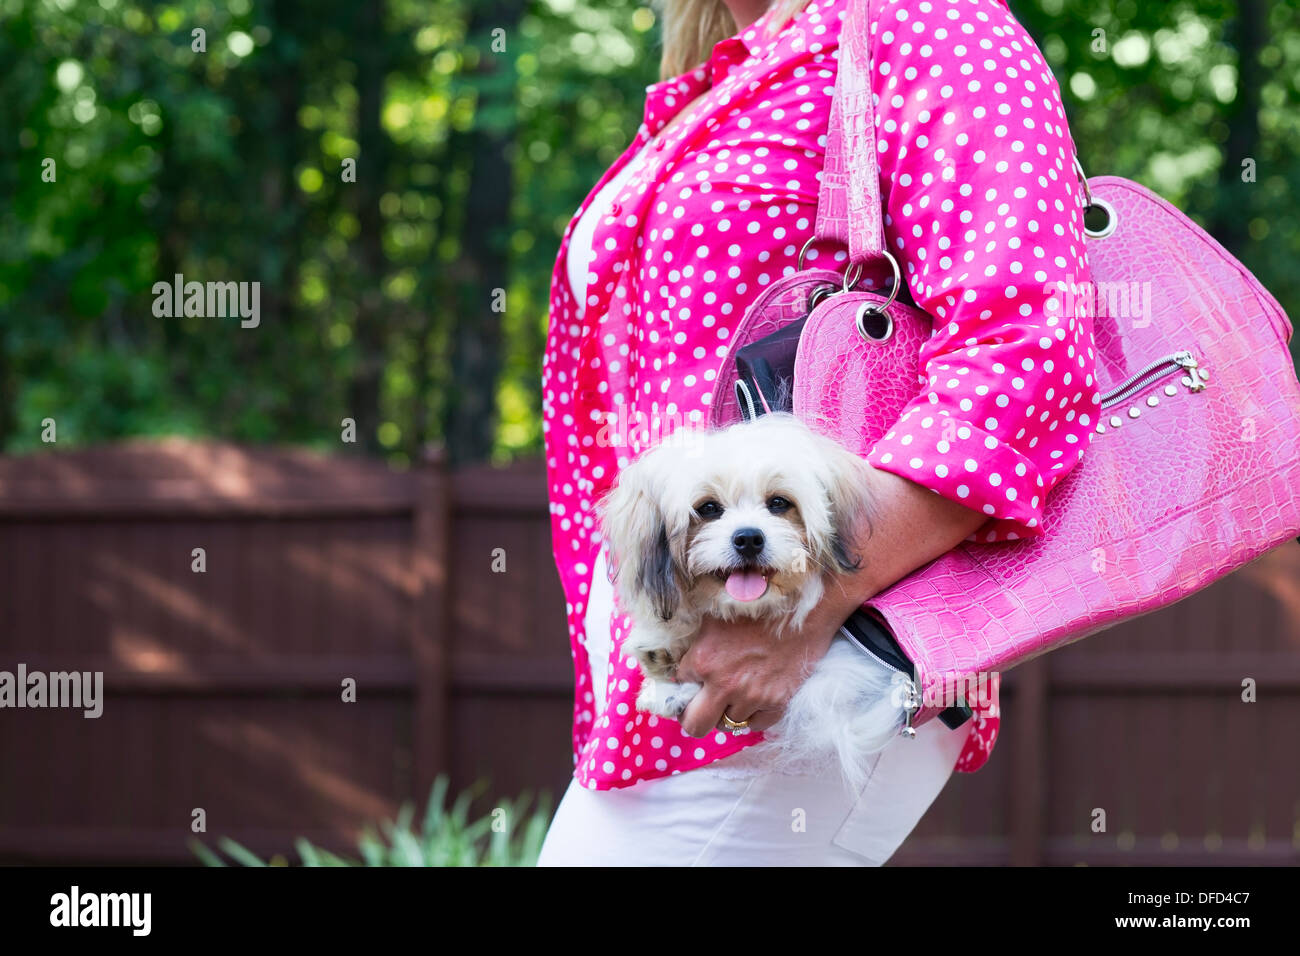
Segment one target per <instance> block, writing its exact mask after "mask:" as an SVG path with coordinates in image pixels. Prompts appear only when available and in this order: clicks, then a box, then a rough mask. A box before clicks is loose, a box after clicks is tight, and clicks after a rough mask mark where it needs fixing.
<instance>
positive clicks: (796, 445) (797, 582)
mask: <svg viewBox="0 0 1300 956" xmlns="http://www.w3.org/2000/svg"><path fill="white" fill-rule="evenodd" d="M673 437H676V436H673ZM866 467H867V466H866V464H865V463H864V462H863V461H862V459H860V458H859V457H858V456H857V455H854V454H853V453H851V452H849V451H848V450H847V449H845V448H843V447H841V446H840V445H839V444H837V443H836V442H834V441H832V440H831V439H829V438H826V437H824V436H821V435H819V434H817V433H816V432H814V431H812V430H811V429H809V428H808V427H807V426H805V425H804V424H802V423H801V422H800V421H799V420H798V419H796V418H795V417H794V416H793V415H790V414H787V413H773V414H767V415H762V416H759V417H758V418H756V419H754V420H753V421H749V422H742V423H740V424H737V425H732V426H730V427H729V428H725V429H720V430H717V431H711V432H700V431H692V432H690V433H688V436H687V440H686V441H674V440H672V439H670V440H669V441H667V442H665V443H663V444H660V445H658V446H656V447H654V448H652V449H650V450H649V451H647V452H645V453H644V454H643V455H641V456H640V457H639V458H637V459H636V460H635V461H634V462H632V463H631V464H630V465H628V466H627V467H626V468H625V469H623V471H622V472H621V474H620V475H619V479H618V484H617V485H616V487H615V488H614V489H613V490H612V491H611V492H610V493H609V495H608V496H606V498H605V499H604V500H603V501H602V502H601V504H600V515H601V524H602V533H603V534H604V536H605V540H606V542H607V544H608V546H609V550H610V553H611V555H612V558H613V561H614V566H615V568H616V577H615V585H616V587H617V589H618V594H619V601H620V605H621V608H622V610H623V611H625V612H626V613H627V614H628V615H629V616H630V617H631V619H632V622H633V629H632V631H631V633H630V634H629V635H628V638H627V641H626V642H625V644H624V652H625V653H628V654H632V655H634V656H635V657H636V658H637V660H638V662H639V663H640V665H641V670H642V672H643V673H644V675H645V683H644V685H643V687H642V689H641V692H640V695H639V696H638V697H637V708H638V709H639V710H643V711H647V712H649V713H654V714H659V715H660V716H663V717H671V718H674V719H676V718H678V717H680V716H681V714H682V712H683V711H684V710H685V709H686V705H687V704H689V703H690V701H691V698H693V697H694V696H695V694H696V693H697V692H698V691H699V690H700V687H699V685H698V684H691V683H677V682H676V681H675V669H676V666H677V662H678V661H680V660H681V659H682V656H683V655H684V654H685V653H686V651H687V649H688V648H689V647H690V645H691V643H692V641H693V640H694V639H695V636H696V633H697V632H698V630H699V627H700V623H701V619H702V618H704V617H705V616H711V617H715V618H720V619H724V620H734V619H738V618H751V619H755V620H759V619H761V620H763V621H765V622H767V623H768V624H769V625H771V627H772V629H773V630H774V631H775V632H776V633H777V634H778V635H789V634H791V633H793V632H797V631H799V630H800V629H801V628H802V626H803V624H804V622H805V620H806V618H807V616H808V614H809V612H811V611H812V609H813V608H814V607H816V606H817V604H818V603H819V602H820V601H821V600H822V598H823V596H824V595H825V593H826V589H827V588H828V587H835V586H836V582H835V579H836V577H837V576H838V575H841V574H844V573H846V572H849V571H852V570H853V569H854V568H856V567H857V566H858V565H857V558H856V556H854V555H850V554H849V553H848V548H847V542H849V541H851V540H853V538H852V535H853V532H854V531H855V530H856V529H857V528H858V527H859V522H860V521H862V520H863V519H867V520H869V518H870V514H871V502H870V501H869V500H868V496H867V494H866V475H865V473H864V472H865V469H866ZM900 676H901V675H899V673H898V672H897V671H894V670H892V669H890V668H888V667H886V666H885V665H884V664H883V663H881V662H880V661H879V660H878V659H877V658H876V657H875V656H873V655H871V654H870V653H869V652H867V651H866V650H865V649H863V648H861V647H860V646H858V645H857V644H856V642H854V641H852V640H851V639H849V638H847V637H845V636H843V634H842V633H841V634H840V635H837V636H836V638H835V639H834V641H833V642H832V644H831V647H830V651H829V652H828V653H827V655H826V656H825V658H823V659H822V660H821V661H820V662H818V663H817V664H816V666H815V667H813V669H812V670H811V672H810V673H809V675H808V676H807V679H806V680H805V681H804V683H803V685H802V686H801V687H800V689H799V691H798V692H797V693H796V694H795V695H794V697H793V698H792V699H791V701H790V703H789V706H788V707H787V709H786V712H785V715H784V716H783V717H782V719H781V721H780V722H779V723H778V724H777V725H776V726H774V727H773V728H771V729H770V730H769V731H768V732H767V738H768V739H767V740H765V741H764V743H762V744H760V745H758V746H759V747H769V746H770V747H772V748H774V751H773V757H774V759H775V762H776V763H777V764H778V766H781V767H782V768H788V769H803V770H813V771H814V772H815V770H816V769H817V768H818V767H820V766H824V765H825V764H826V763H827V762H829V761H834V760H838V763H839V766H840V771H841V773H842V775H843V778H844V781H845V783H846V784H847V785H848V786H849V787H851V788H853V789H854V790H857V789H860V788H861V785H862V784H863V782H864V780H865V776H866V765H867V762H868V761H867V757H868V756H869V755H870V754H872V753H874V752H876V751H878V750H880V749H881V748H882V747H884V746H885V745H886V744H887V743H889V741H890V740H891V739H892V738H893V737H894V736H895V735H896V734H897V733H898V731H899V729H900V727H901V726H902V724H903V713H904V711H903V706H902V703H901V701H902V699H903V695H902V693H901V691H900V690H899V680H898V678H900ZM737 716H740V715H737ZM769 740H770V744H769V742H768V741H769Z"/></svg>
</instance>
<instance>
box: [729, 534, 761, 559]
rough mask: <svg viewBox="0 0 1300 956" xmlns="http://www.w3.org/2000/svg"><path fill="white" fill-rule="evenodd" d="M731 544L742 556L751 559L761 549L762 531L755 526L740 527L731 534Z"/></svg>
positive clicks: (755, 556) (756, 555)
mask: <svg viewBox="0 0 1300 956" xmlns="http://www.w3.org/2000/svg"><path fill="white" fill-rule="evenodd" d="M731 546H732V547H733V548H735V549H736V553H737V554H739V555H740V556H741V557H742V558H745V559H746V560H750V561H752V560H753V559H754V558H757V557H758V555H759V553H760V552H761V551H762V550H763V532H761V531H759V530H758V529H757V528H741V529H740V530H739V531H737V532H736V533H735V534H733V535H732V536H731Z"/></svg>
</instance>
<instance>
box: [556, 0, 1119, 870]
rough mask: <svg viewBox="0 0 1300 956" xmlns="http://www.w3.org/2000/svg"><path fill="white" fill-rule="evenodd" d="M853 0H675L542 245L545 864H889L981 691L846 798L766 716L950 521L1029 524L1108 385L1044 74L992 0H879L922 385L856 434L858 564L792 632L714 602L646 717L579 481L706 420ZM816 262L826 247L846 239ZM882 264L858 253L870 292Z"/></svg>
mask: <svg viewBox="0 0 1300 956" xmlns="http://www.w3.org/2000/svg"><path fill="white" fill-rule="evenodd" d="M850 2H852V3H857V2H861V0H772V2H771V3H770V4H769V3H768V2H765V0H675V2H674V0H669V2H668V3H667V4H666V6H665V10H664V17H663V20H664V55H663V65H662V72H663V75H664V76H665V77H666V79H664V80H663V81H661V82H660V83H657V84H655V85H653V86H651V87H649V88H648V89H647V96H646V106H645V122H644V123H643V125H642V126H641V128H640V129H639V131H638V133H637V136H636V138H635V140H634V141H633V143H632V144H631V146H630V147H629V148H628V150H627V151H626V152H625V153H624V154H623V156H622V157H620V159H619V160H618V161H617V162H615V164H614V166H613V167H611V169H610V170H609V172H608V173H606V175H605V177H604V178H603V179H602V181H601V182H600V183H599V184H597V188H596V189H595V190H593V192H592V194H591V196H589V197H588V199H587V200H586V202H584V203H583V205H582V207H581V208H580V209H579V210H578V214H577V216H576V217H575V219H574V222H573V223H572V224H571V225H570V228H569V230H568V231H567V233H566V235H565V238H564V240H563V242H562V244H561V248H560V255H559V260H558V262H557V266H556V270H555V274H554V278H553V283H552V298H551V329H550V335H549V339H548V343H547V351H546V356H545V362H544V369H543V401H544V427H545V430H546V453H547V466H548V479H549V483H550V500H551V511H552V525H553V533H554V545H555V556H556V561H557V564H558V567H559V570H560V577H561V581H562V584H563V587H564V591H565V595H566V598H567V604H568V617H569V627H570V634H571V639H572V646H573V656H574V663H575V676H576V682H577V688H576V700H575V704H576V706H575V714H574V754H575V763H576V771H575V779H574V781H573V783H572V785H571V786H570V788H569V791H568V793H567V794H566V795H565V797H564V800H563V801H562V803H561V805H560V807H559V810H558V811H557V814H556V818H555V821H554V823H553V824H552V827H551V830H550V833H549V834H548V837H547V841H546V844H545V846H544V848H543V851H542V856H541V861H540V862H541V864H543V865H562V864H581V863H590V864H646V863H650V864H669V865H685V864H754V863H757V864H762V863H776V864H846V865H863V864H877V865H878V864H881V863H884V862H885V861H886V860H887V859H888V858H889V857H890V856H891V855H892V854H893V853H894V851H895V850H896V849H897V847H898V846H899V844H900V843H901V842H902V840H903V838H904V837H905V836H906V835H907V833H908V832H910V830H911V829H912V828H913V827H914V826H915V824H916V822H917V821H918V820H919V819H920V817H921V815H922V814H923V813H924V812H925V809H926V808H927V807H928V806H929V805H930V803H931V802H932V801H933V800H934V798H935V796H936V795H937V794H938V793H939V791H940V790H941V789H942V787H943V784H944V782H945V781H946V780H947V779H948V777H949V776H950V774H951V773H952V772H953V770H954V768H957V769H963V770H973V769H976V768H977V767H978V766H980V765H982V763H983V762H984V761H985V760H986V759H987V757H988V753H989V750H990V749H991V747H992V745H993V739H994V737H995V736H996V727H997V701H996V695H994V697H993V699H992V700H989V701H986V702H984V703H982V705H981V706H980V707H979V708H978V709H977V712H976V714H975V717H974V718H973V719H972V720H969V721H967V723H966V724H965V725H962V726H960V727H958V728H956V729H949V728H947V727H946V726H945V725H944V724H942V723H940V722H939V721H930V722H928V723H926V724H924V725H923V726H922V727H921V728H919V730H918V734H917V737H916V739H915V740H910V741H909V740H904V739H902V738H899V739H898V740H895V741H894V742H893V743H892V744H891V745H890V746H889V747H887V748H886V749H885V750H884V751H882V752H881V753H880V754H879V755H878V756H877V757H876V759H875V764H874V769H873V771H872V774H871V778H870V780H869V781H868V783H867V784H866V786H865V788H864V789H863V790H862V791H861V792H860V793H858V794H846V793H844V792H843V788H842V787H841V786H839V785H838V781H836V780H835V779H834V778H833V776H832V775H831V774H830V773H829V772H828V773H827V774H826V775H823V776H800V775H794V774H782V773H776V772H773V771H771V769H770V768H769V767H768V766H766V764H765V761H764V759H763V758H762V757H761V756H755V755H756V754H760V755H761V753H762V751H761V750H760V751H755V752H747V748H748V747H749V746H750V745H751V744H752V743H754V742H756V741H757V740H758V739H760V735H757V734H749V735H734V734H731V733H728V732H724V730H723V729H720V728H721V726H722V719H723V714H724V713H725V714H727V715H728V716H729V718H730V719H731V720H733V721H735V722H739V723H742V724H743V723H747V725H748V727H750V728H752V729H754V730H759V731H761V730H763V729H765V728H767V727H770V726H771V725H772V724H774V723H775V722H776V721H777V720H778V719H779V718H780V716H781V713H782V708H783V707H784V705H785V703H786V702H787V701H788V700H789V698H790V697H791V696H792V694H793V693H794V691H795V690H796V689H797V687H798V686H799V682H800V680H801V675H802V674H803V673H805V672H806V665H807V664H808V662H810V661H815V660H817V659H818V658H819V657H820V656H821V655H822V654H824V653H825V652H826V649H827V647H828V646H829V644H830V641H831V638H832V636H833V635H834V634H835V632H836V630H837V628H838V627H839V625H840V624H841V623H842V622H843V621H844V620H845V618H847V617H848V615H849V613H850V612H851V611H852V610H853V609H854V608H855V607H856V606H858V605H860V604H861V603H863V602H864V601H865V600H866V599H867V598H869V597H870V596H871V595H873V594H875V593H876V592H877V591H879V590H881V589H883V588H885V587H887V586H888V585H890V584H892V583H893V582H894V581H896V580H898V579H899V578H901V577H903V576H904V575H906V574H907V573H909V572H910V571H912V570H913V569H915V568H917V567H920V566H921V565H923V564H925V563H927V562H928V561H930V560H932V559H933V558H935V557H937V556H939V555H940V554H942V553H944V552H945V551H947V550H949V549H950V548H952V547H953V546H955V545H957V544H958V543H960V542H961V541H963V540H977V541H980V542H986V541H1007V540H1014V539H1016V538H1025V537H1032V536H1035V535H1038V534H1040V533H1041V529H1040V528H1039V519H1040V518H1041V516H1042V511H1043V501H1044V499H1045V497H1046V495H1047V494H1048V493H1049V492H1050V491H1051V489H1052V488H1053V487H1054V486H1055V485H1056V484H1057V483H1058V482H1059V481H1060V480H1061V479H1062V478H1063V477H1065V475H1066V474H1068V473H1069V471H1070V469H1071V468H1072V467H1073V466H1074V465H1075V464H1076V463H1077V462H1078V460H1079V459H1080V458H1081V457H1082V455H1083V449H1084V448H1086V447H1087V444H1088V441H1089V439H1090V436H1091V433H1092V428H1091V422H1092V419H1093V418H1094V417H1095V416H1096V414H1097V411H1096V410H1097V407H1098V406H1099V403H1100V396H1099V394H1098V388H1097V383H1096V379H1095V377H1094V375H1093V362H1094V356H1093V347H1092V346H1093V343H1092V327H1091V323H1090V321H1089V320H1088V319H1087V318H1086V317H1078V318H1076V317H1074V316H1067V315H1063V314H1061V311H1060V308H1061V307H1060V303H1059V300H1058V299H1057V298H1055V297H1054V293H1055V292H1056V291H1057V290H1058V288H1059V286H1058V283H1081V282H1086V281H1087V280H1088V279H1089V273H1088V266H1087V261H1086V255H1085V251H1084V243H1083V232H1082V229H1083V219H1082V208H1081V201H1080V196H1079V190H1078V188H1077V187H1076V180H1075V176H1074V174H1073V172H1072V156H1073V151H1074V150H1073V143H1072V142H1071V139H1070V135H1069V131H1068V128H1067V126H1066V119H1065V113H1064V110H1063V109H1062V106H1061V101H1060V94H1059V90H1058V88H1057V85H1056V83H1055V81H1054V80H1053V79H1052V77H1051V74H1050V72H1049V70H1048V68H1047V66H1046V64H1045V62H1044V61H1043V59H1042V57H1041V55H1040V53H1039V51H1038V49H1037V47H1036V46H1035V45H1034V43H1033V41H1032V40H1031V39H1030V38H1029V36H1028V35H1027V34H1026V33H1025V32H1024V30H1023V28H1022V27H1021V26H1020V25H1019V24H1018V23H1017V22H1016V20H1015V19H1014V18H1013V17H1012V15H1011V13H1010V11H1009V10H1008V9H1007V7H1006V5H1005V3H1003V2H1002V0H929V2H924V0H877V2H874V3H872V5H871V18H870V23H871V27H870V29H871V36H870V42H869V47H870V51H871V61H870V62H871V75H872V89H873V93H874V97H875V99H876V101H877V105H876V113H875V124H876V127H875V128H876V134H877V140H878V142H877V149H878V153H879V160H880V167H881V200H882V214H883V216H884V223H885V231H886V236H887V239H888V242H889V245H890V248H891V251H893V252H894V254H895V256H896V257H897V258H898V260H899V262H900V264H901V266H902V268H903V270H904V275H905V282H906V286H907V289H906V291H907V292H910V294H911V298H912V301H914V302H915V303H916V304H917V305H919V306H920V307H921V308H923V309H925V310H926V311H927V312H928V313H929V314H930V315H932V316H933V317H934V333H933V336H932V337H931V339H930V340H929V341H928V342H927V344H926V345H925V347H924V349H923V352H922V356H921V359H922V369H923V373H924V375H925V376H926V379H927V382H928V384H927V385H926V386H925V387H923V388H922V390H921V393H920V394H919V395H918V397H917V399H916V400H915V401H914V402H913V403H912V404H911V405H909V406H908V408H907V409H906V410H905V412H904V414H903V415H902V416H901V417H900V419H899V421H898V424H897V425H896V426H895V427H894V429H893V430H892V431H891V432H889V433H888V434H887V435H886V436H885V438H884V439H883V440H882V441H881V442H880V443H878V444H877V445H876V446H875V447H874V448H873V449H872V451H871V453H870V454H869V455H868V456H867V459H866V460H867V462H868V464H870V465H871V466H873V468H872V470H871V476H872V483H873V486H874V487H873V489H872V490H873V492H874V494H875V496H876V500H877V501H879V502H881V507H880V508H879V509H878V510H879V512H880V514H881V518H880V520H879V521H878V522H876V526H875V528H874V529H873V534H872V536H871V537H870V539H869V540H864V541H860V542H857V545H858V547H857V551H858V553H860V554H862V555H863V557H864V559H865V560H864V562H863V564H864V571H863V572H862V573H861V574H860V575H859V576H858V577H857V578H856V579H855V581H854V584H853V586H852V587H851V588H849V589H847V590H846V592H845V593H831V594H829V596H828V597H827V599H826V601H825V603H824V605H823V606H822V607H821V608H819V610H818V612H817V613H815V614H814V615H813V617H812V618H810V620H809V622H808V624H807V625H806V626H805V628H804V630H803V632H802V633H801V635H800V637H799V638H798V639H795V640H791V639H788V638H787V639H786V640H783V641H776V640H774V639H773V637H772V636H771V635H768V634H765V633H763V632H762V630H761V628H759V627H757V626H755V625H754V624H752V623H749V624H746V623H743V622H737V623H732V624H724V623H720V622H711V623H710V624H708V625H707V626H706V627H704V628H703V629H702V630H701V633H700V635H699V638H698V640H697V642H696V644H695V645H694V647H693V648H692V650H691V652H690V653H689V654H688V655H687V656H686V657H685V658H684V660H683V661H682V663H681V665H680V667H679V675H680V677H681V679H683V680H690V681H696V682H698V683H701V684H702V685H703V687H704V690H703V691H702V692H701V693H700V694H699V695H698V696H697V697H696V698H695V700H694V701H693V702H692V703H691V705H690V707H689V708H688V709H687V711H686V712H685V713H684V714H683V716H682V719H681V721H680V723H677V722H674V721H669V720H663V719H660V718H656V717H648V716H647V715H645V714H639V713H637V712H636V709H635V707H634V705H633V702H634V700H635V697H636V692H637V688H638V681H639V673H638V671H637V667H636V664H635V662H634V661H633V660H632V659H630V658H625V657H623V655H622V654H621V653H619V647H620V644H621V641H622V639H623V637H624V635H625V629H626V624H627V622H626V620H625V619H624V618H623V616H622V615H620V614H617V613H614V608H613V605H612V596H611V586H610V583H609V581H608V578H607V574H606V567H605V554H604V551H603V549H602V548H601V543H600V540H599V536H598V533H597V529H596V527H595V519H594V515H593V506H594V504H595V502H596V501H598V500H599V498H600V497H601V496H602V495H603V494H604V493H605V492H606V491H607V490H608V489H609V488H610V486H611V485H612V483H613V482H614V480H615V479H616V477H617V475H618V472H619V470H620V469H621V468H623V467H624V466H626V465H627V463H628V462H629V461H630V460H632V459H633V458H635V456H636V455H637V454H638V453H639V452H640V451H641V450H643V449H644V448H645V447H647V445H649V444H652V443H653V442H654V441H655V440H656V439H658V438H659V437H661V436H662V435H664V434H667V433H668V432H669V431H671V429H672V428H673V427H680V426H683V425H684V426H688V427H689V426H692V425H698V424H701V423H703V422H704V421H705V419H706V415H707V411H708V409H707V403H708V401H709V397H710V393H711V391H712V383H713V379H714V377H715V375H716V371H717V365H718V363H719V361H720V360H721V358H722V357H723V356H724V355H725V353H726V347H727V342H728V336H729V334H730V332H731V330H732V329H734V328H735V326H736V324H737V323H738V321H739V320H740V318H741V316H742V315H743V313H744V310H745V308H746V306H747V305H748V303H749V302H750V301H751V300H752V299H753V298H754V297H755V296H756V295H758V294H759V293H760V292H761V291H762V290H763V289H764V287H765V286H767V285H768V284H769V283H771V282H772V281H774V280H775V279H777V278H779V277H781V276H782V275H785V274H788V273H790V272H791V271H793V270H794V269H795V268H796V263H797V259H798V252H799V249H800V247H801V246H802V245H803V243H804V242H805V240H806V239H807V238H808V237H809V235H810V233H811V230H812V227H813V222H814V220H815V214H816V204H817V196H818V185H819V176H820V172H821V167H822V163H823V161H824V157H825V133H826V130H827V126H828V122H829V112H830V104H831V94H832V92H833V88H834V83H835V75H836V62H837V56H838V51H839V31H840V27H841V23H842V20H843V16H844V14H845V11H846V7H847V5H848V4H849V3H850ZM811 255H812V256H813V258H819V257H820V258H821V260H822V262H823V263H825V262H827V261H828V260H829V261H834V262H837V263H844V262H845V261H846V258H847V255H846V251H845V250H844V249H843V248H840V247H837V245H836V244H834V243H831V242H820V243H818V244H816V245H814V247H813V250H812V252H811ZM884 280H885V276H884V275H876V276H868V277H867V280H866V282H865V285H866V287H872V288H879V287H880V285H881V284H883V282H884Z"/></svg>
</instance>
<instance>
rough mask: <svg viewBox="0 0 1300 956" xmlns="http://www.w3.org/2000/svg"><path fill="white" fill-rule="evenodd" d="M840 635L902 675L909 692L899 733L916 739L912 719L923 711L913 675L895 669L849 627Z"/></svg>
mask: <svg viewBox="0 0 1300 956" xmlns="http://www.w3.org/2000/svg"><path fill="white" fill-rule="evenodd" d="M840 633H841V634H843V635H844V637H845V639H846V640H847V641H848V642H849V643H850V644H852V645H853V646H854V647H856V648H858V649H859V650H860V651H862V652H863V653H864V654H868V655H870V656H871V659H872V660H875V661H878V662H880V663H881V664H882V665H884V666H885V667H887V668H888V669H889V670H891V671H893V672H894V673H895V674H900V675H902V678H903V689H904V690H905V691H906V692H907V696H906V697H905V698H904V699H903V729H902V730H901V731H899V733H901V734H902V735H903V736H904V737H906V738H908V739H909V740H911V739H912V738H914V737H915V736H916V728H915V727H913V726H912V718H913V717H915V716H916V714H917V712H918V711H919V710H920V709H921V694H920V693H919V692H918V691H917V689H916V681H915V680H914V679H913V678H912V675H911V674H908V673H907V672H906V671H904V670H903V669H902V668H900V667H895V666H894V665H893V664H891V663H890V662H889V661H887V660H885V659H884V658H883V657H881V656H880V655H879V654H877V653H876V652H875V651H873V650H872V649H871V648H869V647H867V646H866V645H864V644H862V643H861V642H860V641H859V640H858V639H857V638H856V637H854V636H853V635H852V634H851V633H850V632H849V629H848V628H847V627H841V628H840Z"/></svg>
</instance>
